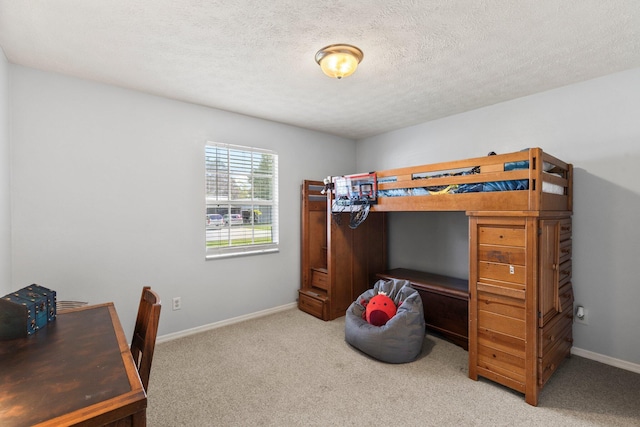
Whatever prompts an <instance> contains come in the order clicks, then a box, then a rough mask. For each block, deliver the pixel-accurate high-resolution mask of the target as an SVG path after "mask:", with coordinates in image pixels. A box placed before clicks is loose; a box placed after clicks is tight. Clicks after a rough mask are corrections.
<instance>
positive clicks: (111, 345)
mask: <svg viewBox="0 0 640 427" xmlns="http://www.w3.org/2000/svg"><path fill="white" fill-rule="evenodd" d="M146 406H147V397H146V393H145V391H144V389H143V387H142V384H141V382H140V378H139V377H138V373H137V370H136V368H135V365H134V363H133V359H132V357H131V353H130V351H129V346H128V343H127V341H126V337H125V335H124V332H123V330H122V326H121V324H120V320H119V319H118V315H117V313H116V311H115V307H114V306H113V304H112V303H107V304H101V305H94V306H87V307H82V308H79V309H74V310H69V311H65V312H62V313H59V314H58V316H57V319H56V320H55V321H53V322H50V323H48V324H47V326H46V327H45V328H42V329H40V330H39V331H37V332H36V333H35V334H33V335H30V336H28V337H25V338H18V339H13V340H9V341H0V425H1V426H4V427H10V426H31V425H42V426H48V425H51V426H53V425H55V426H63V425H78V424H81V425H104V424H108V423H111V422H114V421H117V420H120V419H124V418H127V417H130V419H137V420H140V419H144V417H145V411H146ZM134 414H137V415H136V416H135V417H133V415H134ZM142 424H144V421H142Z"/></svg>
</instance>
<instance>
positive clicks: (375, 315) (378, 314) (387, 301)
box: [365, 292, 397, 326]
mask: <svg viewBox="0 0 640 427" xmlns="http://www.w3.org/2000/svg"><path fill="white" fill-rule="evenodd" d="M396 310H397V308H396V305H395V304H394V303H393V300H392V299H391V298H389V297H388V296H387V295H386V294H385V293H384V292H380V293H378V295H376V296H374V297H373V298H371V299H370V300H369V302H368V303H367V305H366V308H365V319H366V320H367V322H369V323H371V324H372V325H375V326H382V325H385V324H386V323H387V322H388V321H389V319H391V318H392V317H393V316H395V315H396Z"/></svg>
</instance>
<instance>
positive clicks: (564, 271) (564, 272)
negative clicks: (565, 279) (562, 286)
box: [560, 270, 571, 276]
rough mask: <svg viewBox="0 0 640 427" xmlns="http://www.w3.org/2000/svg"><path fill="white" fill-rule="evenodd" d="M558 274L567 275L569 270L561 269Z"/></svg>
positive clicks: (569, 272)
mask: <svg viewBox="0 0 640 427" xmlns="http://www.w3.org/2000/svg"><path fill="white" fill-rule="evenodd" d="M560 274H563V275H565V276H569V275H570V274H571V270H562V271H561V272H560Z"/></svg>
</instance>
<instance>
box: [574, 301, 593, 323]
mask: <svg viewBox="0 0 640 427" xmlns="http://www.w3.org/2000/svg"><path fill="white" fill-rule="evenodd" d="M588 314H589V313H588V312H587V309H586V308H584V307H583V306H581V305H577V306H576V307H575V310H573V319H574V321H575V322H576V323H580V324H581V325H588V324H589V322H588V321H587V318H588Z"/></svg>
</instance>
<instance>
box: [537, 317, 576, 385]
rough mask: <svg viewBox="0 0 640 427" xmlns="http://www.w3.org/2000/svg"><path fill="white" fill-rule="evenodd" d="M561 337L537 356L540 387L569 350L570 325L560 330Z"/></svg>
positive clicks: (571, 341)
mask: <svg viewBox="0 0 640 427" xmlns="http://www.w3.org/2000/svg"><path fill="white" fill-rule="evenodd" d="M561 335H562V336H563V338H562V339H559V340H557V341H556V342H555V343H554V345H553V346H552V347H551V348H550V349H549V351H548V352H547V353H546V354H544V356H543V357H539V358H538V386H539V387H542V386H543V385H545V384H546V382H547V381H548V380H549V378H550V377H551V375H552V374H553V373H554V372H555V371H556V370H557V369H558V366H560V364H561V363H562V361H563V360H564V358H565V357H567V356H568V355H569V353H570V352H571V346H572V345H573V335H572V331H571V326H570V325H569V327H568V328H567V329H566V330H565V331H563V332H561Z"/></svg>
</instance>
